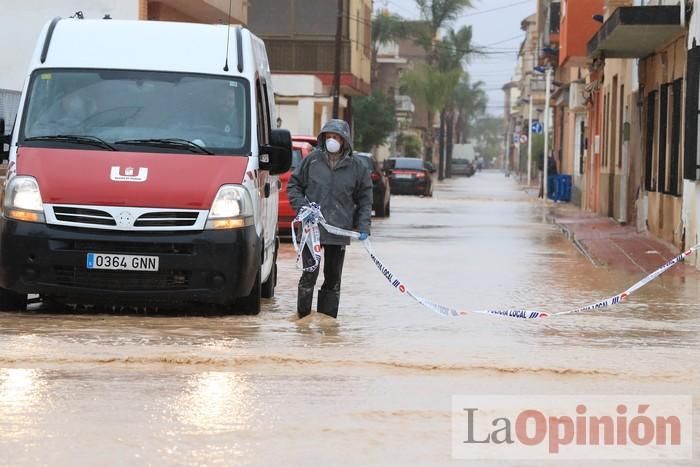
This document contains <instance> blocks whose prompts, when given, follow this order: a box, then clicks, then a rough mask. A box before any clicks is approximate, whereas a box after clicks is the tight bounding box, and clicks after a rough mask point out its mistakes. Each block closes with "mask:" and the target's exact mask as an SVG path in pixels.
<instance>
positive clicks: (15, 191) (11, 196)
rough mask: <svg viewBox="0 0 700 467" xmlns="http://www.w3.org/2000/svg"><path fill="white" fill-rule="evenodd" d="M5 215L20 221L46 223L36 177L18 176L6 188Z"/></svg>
mask: <svg viewBox="0 0 700 467" xmlns="http://www.w3.org/2000/svg"><path fill="white" fill-rule="evenodd" d="M3 213H4V215H5V217H7V218H9V219H16V220H18V221H27V222H45V218H44V203H42V201H41V192H40V191H39V184H38V183H37V181H36V179H35V178H34V177H29V176H26V175H17V176H14V177H12V178H11V179H10V181H9V182H8V183H7V187H5V197H4V199H3Z"/></svg>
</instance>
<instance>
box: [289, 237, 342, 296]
mask: <svg viewBox="0 0 700 467" xmlns="http://www.w3.org/2000/svg"><path fill="white" fill-rule="evenodd" d="M302 259H303V261H304V267H305V268H306V267H309V266H311V265H312V264H314V259H313V256H311V253H310V252H309V250H308V248H305V249H304V252H303V253H302ZM344 262H345V245H324V247H323V285H322V286H321V289H322V290H332V291H334V292H338V293H340V276H342V274H343V263H344ZM320 269H321V267H320V266H319V267H317V268H316V269H315V270H314V271H304V272H303V273H302V275H301V279H299V287H304V288H305V289H312V288H313V287H314V286H315V285H316V280H317V279H318V274H319V271H320Z"/></svg>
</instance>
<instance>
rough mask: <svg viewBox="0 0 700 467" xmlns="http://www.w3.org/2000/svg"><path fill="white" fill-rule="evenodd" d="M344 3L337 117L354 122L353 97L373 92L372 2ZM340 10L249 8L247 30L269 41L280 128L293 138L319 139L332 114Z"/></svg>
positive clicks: (310, 3) (311, 0) (319, 5)
mask: <svg viewBox="0 0 700 467" xmlns="http://www.w3.org/2000/svg"><path fill="white" fill-rule="evenodd" d="M341 3H342V16H341V24H342V28H341V47H340V57H339V59H340V72H341V75H340V113H339V117H340V118H343V119H345V120H347V121H348V122H352V98H353V97H355V96H366V95H368V94H369V93H370V73H371V24H372V1H371V0H343V1H342V2H341ZM338 11H339V10H338V2H337V1H334V0H333V1H331V0H303V1H302V0H256V1H255V2H251V3H250V7H249V10H248V26H249V27H250V29H251V31H252V32H253V33H255V34H256V35H258V36H260V37H261V38H262V39H263V40H265V44H266V46H267V52H268V56H269V59H270V67H271V69H272V72H273V80H274V82H275V90H276V100H277V102H278V104H279V106H280V107H279V112H280V118H281V119H282V121H281V124H282V126H283V127H285V128H289V129H290V130H292V132H293V133H307V132H308V133H310V134H316V133H318V131H319V130H320V128H321V126H322V125H323V123H324V122H325V120H326V119H327V118H329V116H330V115H332V103H333V99H332V95H333V81H334V67H335V63H336V61H335V59H336V53H335V52H336V41H335V37H336V24H337V18H338ZM309 101H311V102H313V105H311V104H310V102H309ZM295 126H296V127H295Z"/></svg>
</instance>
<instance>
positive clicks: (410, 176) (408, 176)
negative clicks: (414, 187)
mask: <svg viewBox="0 0 700 467" xmlns="http://www.w3.org/2000/svg"><path fill="white" fill-rule="evenodd" d="M395 177H396V178H402V179H404V178H405V179H410V178H413V175H411V174H396V175H395Z"/></svg>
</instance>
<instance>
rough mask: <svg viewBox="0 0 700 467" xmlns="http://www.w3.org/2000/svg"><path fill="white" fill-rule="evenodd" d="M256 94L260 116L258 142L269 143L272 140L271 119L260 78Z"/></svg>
mask: <svg viewBox="0 0 700 467" xmlns="http://www.w3.org/2000/svg"><path fill="white" fill-rule="evenodd" d="M255 94H256V97H257V98H256V102H255V108H256V109H257V116H258V128H257V130H258V144H267V143H268V142H269V140H270V120H269V116H268V113H267V112H268V105H267V102H266V100H265V93H264V91H263V89H262V83H261V82H260V80H259V79H258V80H256V82H255Z"/></svg>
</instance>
